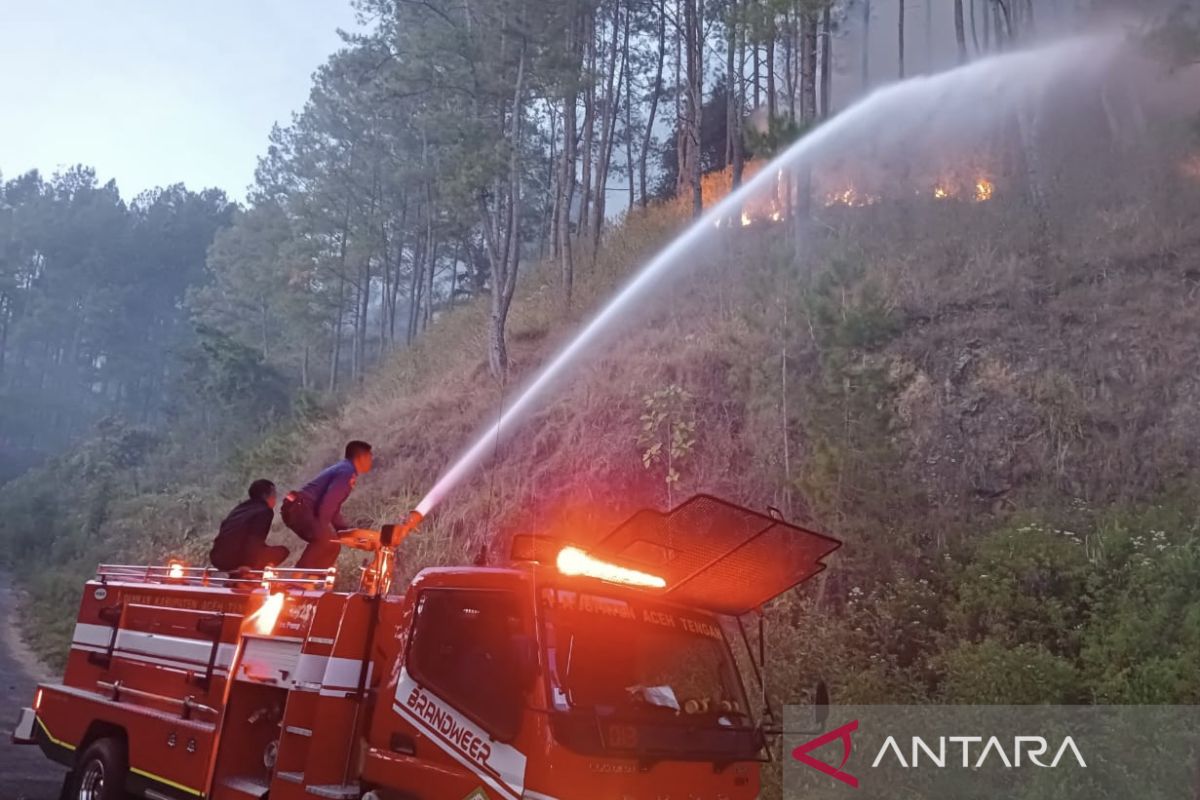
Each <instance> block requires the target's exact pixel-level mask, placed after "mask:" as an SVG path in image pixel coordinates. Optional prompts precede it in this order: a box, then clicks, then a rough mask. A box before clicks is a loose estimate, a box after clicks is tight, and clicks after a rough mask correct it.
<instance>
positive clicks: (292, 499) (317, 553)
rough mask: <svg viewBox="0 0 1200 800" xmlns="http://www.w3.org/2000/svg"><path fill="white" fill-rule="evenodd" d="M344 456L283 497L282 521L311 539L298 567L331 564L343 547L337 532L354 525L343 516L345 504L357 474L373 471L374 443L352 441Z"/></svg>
mask: <svg viewBox="0 0 1200 800" xmlns="http://www.w3.org/2000/svg"><path fill="white" fill-rule="evenodd" d="M345 455H346V457H345V458H344V459H342V460H341V461H339V462H337V463H336V464H333V465H332V466H329V467H326V468H325V469H324V470H322V471H321V474H320V475H318V476H317V477H315V478H313V479H312V480H311V481H309V482H308V483H307V484H306V485H305V486H304V488H303V489H300V490H298V491H295V492H290V493H289V494H288V496H287V497H286V498H284V500H283V508H282V517H283V524H284V525H287V526H288V527H289V528H291V529H292V531H293V532H295V534H296V535H297V536H299V537H300V538H301V539H303V540H304V541H306V542H308V546H307V547H305V548H304V553H303V554H301V556H300V560H299V561H298V562H296V568H297V569H328V568H329V567H332V566H333V565H334V563H335V562H336V561H337V557H338V551H339V549H340V547H341V546H340V545H339V544H338V543H337V542H336V541H335V538H336V536H337V532H338V531H340V530H345V529H347V528H350V527H352V526H351V525H349V524H348V523H347V522H346V521H345V520H344V519H342V503H345V502H346V498H348V497H349V496H350V492H352V491H354V484H355V483H356V482H357V481H358V476H359V475H362V474H364V473H367V472H369V471H370V470H371V464H372V457H371V445H369V444H367V443H366V442H359V441H353V442H350V443H349V444H347V445H346V453H345Z"/></svg>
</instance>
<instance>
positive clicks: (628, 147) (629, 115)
mask: <svg viewBox="0 0 1200 800" xmlns="http://www.w3.org/2000/svg"><path fill="white" fill-rule="evenodd" d="M629 16H630V20H629V21H628V22H627V23H626V26H625V33H626V35H625V54H624V56H623V57H622V60H623V61H624V62H625V64H626V69H628V68H629V67H628V64H629V35H628V34H629V26H630V25H631V24H632V22H633V20H632V17H633V9H630V11H629ZM625 170H626V173H627V174H628V175H629V206H628V211H633V208H634V205H635V204H636V203H637V191H636V189H637V184H636V182H637V173H635V172H634V169H633V76H632V75H631V76H630V77H629V80H627V81H625Z"/></svg>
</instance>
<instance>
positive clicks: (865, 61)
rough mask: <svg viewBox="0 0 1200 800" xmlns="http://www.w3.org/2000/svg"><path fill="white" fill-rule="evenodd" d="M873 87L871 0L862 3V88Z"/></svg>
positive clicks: (865, 89) (864, 0)
mask: <svg viewBox="0 0 1200 800" xmlns="http://www.w3.org/2000/svg"><path fill="white" fill-rule="evenodd" d="M870 88H871V0H863V4H862V90H863V91H864V92H865V91H867V90H868V89H870Z"/></svg>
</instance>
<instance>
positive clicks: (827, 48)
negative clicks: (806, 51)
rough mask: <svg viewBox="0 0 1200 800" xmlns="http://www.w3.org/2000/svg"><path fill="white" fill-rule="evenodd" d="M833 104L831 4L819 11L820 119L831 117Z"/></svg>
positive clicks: (828, 3) (826, 4)
mask: <svg viewBox="0 0 1200 800" xmlns="http://www.w3.org/2000/svg"><path fill="white" fill-rule="evenodd" d="M832 103H833V3H832V2H827V3H825V7H824V8H823V9H821V117H822V118H828V117H830V116H831V112H832V108H831V106H832Z"/></svg>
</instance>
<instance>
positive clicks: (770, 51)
mask: <svg viewBox="0 0 1200 800" xmlns="http://www.w3.org/2000/svg"><path fill="white" fill-rule="evenodd" d="M765 67H766V70H767V119H768V120H772V121H773V120H774V119H775V117H776V116H777V115H778V114H779V109H778V103H779V95H778V92H776V90H775V20H773V19H771V20H768V21H767V58H766V62H765Z"/></svg>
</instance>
